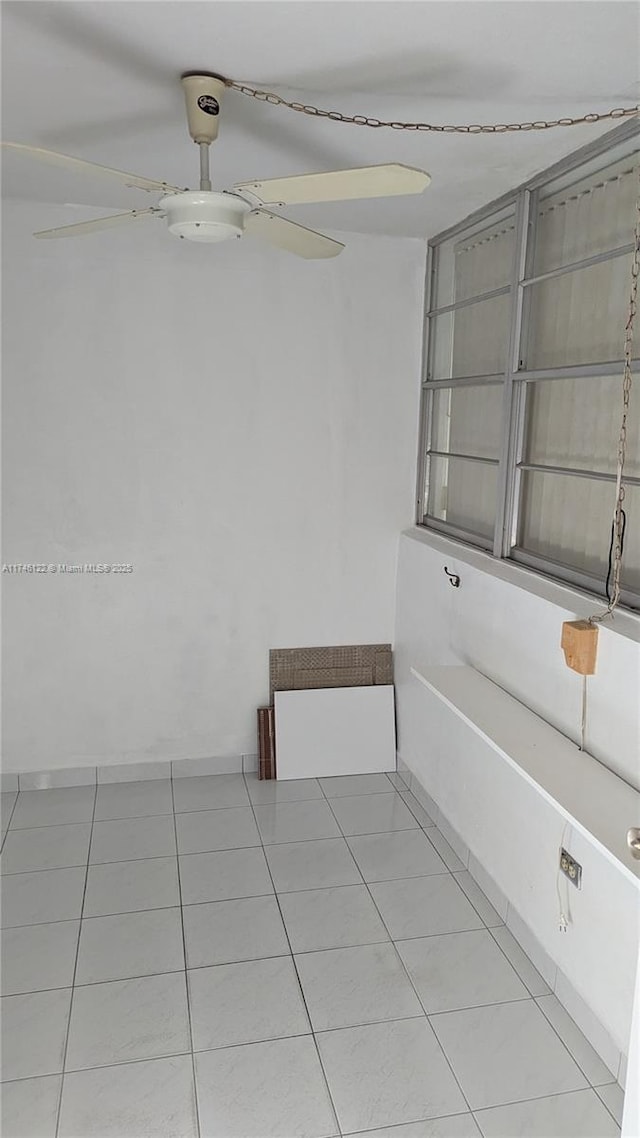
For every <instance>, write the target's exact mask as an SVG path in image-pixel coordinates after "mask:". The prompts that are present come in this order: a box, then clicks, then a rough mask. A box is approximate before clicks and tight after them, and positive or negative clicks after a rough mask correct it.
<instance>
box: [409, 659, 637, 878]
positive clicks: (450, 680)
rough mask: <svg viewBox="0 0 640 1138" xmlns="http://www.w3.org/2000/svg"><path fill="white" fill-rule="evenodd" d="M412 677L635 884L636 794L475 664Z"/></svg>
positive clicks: (415, 673) (426, 672) (413, 671)
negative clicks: (632, 834)
mask: <svg viewBox="0 0 640 1138" xmlns="http://www.w3.org/2000/svg"><path fill="white" fill-rule="evenodd" d="M411 674H412V675H413V676H414V677H415V679H417V680H418V681H419V682H420V683H421V684H423V685H424V686H425V687H426V688H427V689H428V690H429V691H431V692H433V693H434V694H435V695H436V696H437V697H438V699H440V700H442V702H443V703H445V704H446V705H447V706H448V707H449V708H451V710H452V711H454V712H455V713H456V715H458V716H459V718H460V719H462V720H463V721H464V722H465V723H466V724H467V725H468V726H469V727H471V729H472V730H473V731H475V732H476V734H477V735H479V736H480V737H481V738H482V739H484V740H485V742H487V743H488V744H489V745H490V746H491V747H492V748H493V749H494V750H495V751H496V752H497V753H498V754H499V755H501V756H502V758H504V759H505V760H506V762H507V763H509V765H510V766H511V767H513V768H514V769H515V770H517V771H518V773H519V774H520V775H521V776H522V778H524V779H525V780H526V781H527V782H528V783H529V784H530V785H532V786H534V787H535V788H536V789H537V790H538V791H539V793H540V794H541V795H542V796H543V797H544V798H545V799H546V800H547V801H548V802H550V803H551V804H552V805H554V806H555V807H556V808H557V809H558V810H559V811H560V813H561V814H562V815H563V816H564V818H565V819H566V820H567V821H569V822H571V824H572V825H574V826H575V827H576V829H578V830H580V832H581V833H582V834H583V835H584V836H585V837H586V838H587V839H588V840H589V841H590V842H592V843H593V844H594V845H595V846H597V847H598V848H599V849H600V850H601V851H602V852H603V853H604V854H605V856H606V857H607V859H608V860H609V861H612V862H614V863H615V864H616V866H617V868H619V869H622V870H623V871H624V873H625V876H627V877H629V878H631V879H632V880H633V881H634V882H635V883H636V884H638V881H639V880H640V861H638V860H636V859H635V858H633V857H632V855H631V851H630V849H629V847H628V845H627V830H628V829H629V827H630V826H639V825H640V793H638V791H636V790H634V789H633V787H631V786H629V784H628V783H626V782H625V781H624V780H623V779H621V778H619V777H618V775H616V774H614V773H613V771H610V770H608V768H607V767H605V766H603V765H602V763H599V762H598V760H597V759H594V758H593V756H592V755H589V754H587V752H586V751H580V750H579V749H578V747H577V746H576V745H575V743H572V742H571V741H570V740H569V739H567V738H566V736H564V735H562V734H561V733H560V732H559V731H556V729H555V727H551V726H550V724H548V723H546V722H545V721H544V719H541V718H540V717H539V716H538V715H536V714H535V713H534V712H533V711H530V710H529V708H527V707H525V706H524V704H522V703H519V702H518V700H517V699H515V698H514V697H513V696H512V695H509V694H508V692H506V691H504V690H503V689H502V688H500V687H498V685H497V684H495V683H493V682H492V680H489V679H487V677H486V676H483V675H481V673H480V672H477V671H476V670H475V668H469V667H466V666H460V667H458V666H455V665H454V666H440V667H432V668H425V669H423V670H422V671H421V672H418V671H416V669H415V668H412V669H411Z"/></svg>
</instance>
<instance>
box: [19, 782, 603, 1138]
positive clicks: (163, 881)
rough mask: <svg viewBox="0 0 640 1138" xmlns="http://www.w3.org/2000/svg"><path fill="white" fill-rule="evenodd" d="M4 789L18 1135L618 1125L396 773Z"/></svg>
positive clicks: (540, 993)
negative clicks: (279, 780) (288, 779)
mask: <svg viewBox="0 0 640 1138" xmlns="http://www.w3.org/2000/svg"><path fill="white" fill-rule="evenodd" d="M396 787H397V788H398V789H400V790H401V791H402V793H398V790H397V789H396ZM2 799H3V801H2V812H3V822H2V824H3V833H4V830H5V827H6V837H5V839H4V845H3V852H2V857H1V869H2V875H3V876H2V878H1V881H2V906H1V912H2V1004H3V1016H2V1023H3V1063H4V1068H3V1077H4V1080H5V1082H4V1084H3V1087H2V1091H3V1094H2V1114H3V1119H2V1121H3V1125H2V1134H3V1136H4V1138H169V1136H171V1138H197V1136H198V1135H199V1136H201V1138H332V1136H337V1135H347V1134H348V1135H360V1138H363V1136H364V1135H370V1138H472V1136H475V1138H479V1136H484V1138H514V1136H516V1135H519V1136H520V1138H529V1136H530V1138H614V1136H615V1135H618V1134H619V1133H620V1130H619V1125H618V1121H616V1119H618V1120H619V1113H620V1107H621V1091H620V1088H619V1087H618V1086H617V1084H616V1083H615V1081H614V1079H613V1076H612V1075H611V1074H610V1073H609V1071H608V1070H607V1069H606V1067H605V1066H604V1064H603V1063H602V1062H601V1061H600V1059H599V1058H598V1056H597V1055H596V1053H595V1052H594V1051H593V1049H592V1048H591V1047H590V1045H589V1044H588V1043H587V1041H586V1040H585V1039H584V1037H583V1036H582V1035H581V1033H580V1032H579V1031H578V1029H577V1028H576V1026H575V1024H574V1023H573V1022H572V1021H571V1020H570V1019H569V1017H568V1016H567V1014H566V1012H564V1009H563V1008H562V1007H561V1005H560V1004H559V1003H558V1001H557V1000H556V998H555V996H554V995H553V994H551V993H550V991H549V989H548V987H547V985H546V984H545V982H544V980H542V978H541V977H540V976H539V974H538V973H537V972H536V970H535V968H534V967H533V965H532V964H531V962H530V961H529V960H528V959H527V957H526V956H524V954H523V953H522V951H521V950H520V949H519V948H518V946H517V945H516V943H515V941H513V938H511V935H510V933H509V932H508V930H507V929H506V927H505V926H504V924H503V923H502V921H501V920H500V917H499V916H498V915H497V914H496V912H495V910H494V909H493V908H492V906H491V905H490V904H489V902H488V901H487V899H486V898H485V897H484V895H483V894H482V893H481V892H480V890H479V888H478V886H477V885H476V884H475V882H474V881H473V879H472V878H471V877H470V875H469V874H468V873H467V872H466V871H465V870H464V867H463V866H462V865H461V863H460V862H459V860H458V859H457V858H456V856H455V855H454V854H453V851H452V850H451V849H450V847H449V846H448V844H447V842H446V841H445V839H444V837H443V836H442V834H440V833H439V831H437V830H436V828H435V827H434V826H433V825H431V824H430V819H429V818H428V817H427V816H426V815H425V813H424V810H422V808H421V807H420V806H419V805H418V803H417V802H416V800H415V799H414V798H412V796H411V795H410V794H409V793H408V792H406V791H405V790H404V789H403V784H402V783H401V782H400V781H399V780H398V779H397V777H396V776H391V777H389V778H388V777H387V776H386V775H363V776H359V777H345V778H328V779H320V780H318V781H316V780H314V779H309V780H305V781H300V782H288V783H260V782H258V780H257V778H256V777H247V778H245V777H243V776H242V775H217V776H213V777H193V778H185V779H181V780H178V779H176V780H175V781H174V782H171V781H170V780H167V781H145V782H138V783H135V782H134V783H116V784H109V785H100V786H98V788H97V791H96V789H95V788H94V787H70V788H65V789H60V790H34V791H25V792H23V793H21V794H19V795H15V794H13V793H10V794H3V795H2ZM452 870H453V871H452Z"/></svg>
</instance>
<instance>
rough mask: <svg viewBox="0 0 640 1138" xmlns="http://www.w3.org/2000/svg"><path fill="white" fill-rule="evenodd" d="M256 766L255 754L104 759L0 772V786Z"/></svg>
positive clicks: (43, 786)
mask: <svg viewBox="0 0 640 1138" xmlns="http://www.w3.org/2000/svg"><path fill="white" fill-rule="evenodd" d="M257 769H258V756H257V755H223V756H213V757H211V758H205V759H174V760H170V759H167V760H164V759H161V760H156V761H151V762H144V763H104V764H102V765H100V766H95V767H60V768H58V769H54V770H47V771H23V772H21V773H20V774H7V773H5V774H2V790H3V791H12V790H52V789H58V788H60V787H67V786H95V784H96V783H98V785H101V786H104V785H107V784H112V783H118V782H144V781H148V780H151V779H162V778H189V777H191V776H194V775H211V774H242V772H243V770H244V771H247V772H249V771H255V770H257Z"/></svg>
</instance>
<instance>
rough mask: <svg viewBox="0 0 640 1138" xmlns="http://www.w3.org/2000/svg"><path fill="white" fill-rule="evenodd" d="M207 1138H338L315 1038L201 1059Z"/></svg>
mask: <svg viewBox="0 0 640 1138" xmlns="http://www.w3.org/2000/svg"><path fill="white" fill-rule="evenodd" d="M196 1084H197V1088H198V1102H199V1106H200V1120H201V1130H202V1135H203V1138H249V1136H253V1138H258V1136H259V1138H293V1136H294V1135H295V1138H333V1136H335V1135H337V1134H338V1128H337V1126H336V1122H335V1117H334V1114H333V1110H332V1108H331V1100H330V1099H329V1095H328V1093H327V1088H326V1083H325V1080H324V1077H323V1074H322V1068H321V1067H320V1063H319V1061H318V1054H317V1051H316V1048H315V1045H314V1042H313V1040H312V1038H311V1037H310V1036H301V1037H298V1038H296V1039H276V1040H273V1041H271V1042H269V1043H253V1044H249V1045H248V1046H243V1047H229V1048H225V1049H223V1050H220V1051H206V1052H201V1053H200V1054H198V1055H196Z"/></svg>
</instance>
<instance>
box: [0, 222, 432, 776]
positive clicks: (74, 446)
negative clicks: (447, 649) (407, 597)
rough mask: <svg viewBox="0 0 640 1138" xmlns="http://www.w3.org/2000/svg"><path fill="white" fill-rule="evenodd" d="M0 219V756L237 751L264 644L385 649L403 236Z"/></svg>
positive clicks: (405, 279)
mask: <svg viewBox="0 0 640 1138" xmlns="http://www.w3.org/2000/svg"><path fill="white" fill-rule="evenodd" d="M74 220H76V217H75V216H73V214H72V211H70V210H69V209H63V208H61V207H56V208H53V207H46V208H45V207H40V208H38V209H37V210H36V209H35V207H28V206H25V205H18V204H16V203H10V204H9V205H8V206H7V208H6V212H5V219H4V257H5V269H4V276H3V280H4V308H5V311H4V326H5V337H4V361H3V362H4V368H3V372H4V388H5V395H4V400H5V408H4V423H5V437H6V442H5V472H6V473H5V498H6V504H5V514H4V518H5V522H4V529H5V542H4V551H3V562H4V563H12V562H13V563H30V562H37V563H52V564H58V563H72V564H79V563H85V562H89V563H97V562H98V563H113V562H118V563H133V565H134V571H133V573H131V574H129V575H110V576H104V575H103V576H95V575H82V576H72V575H67V576H61V575H60V574H58V575H51V574H39V575H21V576H8V575H7V574H4V575H3V586H4V598H5V627H4V636H5V652H6V656H5V659H6V664H5V715H4V725H5V731H4V768H5V770H7V771H26V770H42V769H46V768H55V767H64V766H79V765H85V764H86V765H93V764H95V763H96V762H99V763H101V764H104V763H109V762H113V763H121V762H125V761H134V760H143V759H151V758H159V759H167V758H178V759H179V758H187V757H205V756H211V755H233V754H240V753H251V752H254V751H255V750H256V749H257V748H256V739H255V709H256V707H257V706H258V705H260V704H262V703H264V702H265V700H266V699H267V698H268V650H269V648H271V647H287V646H295V645H312V644H332V643H349V642H351V643H353V642H364V641H388V640H391V639H392V636H393V618H394V581H395V572H396V551H397V533H398V530H399V529H401V528H402V527H403V526H405V525H406V524H408V522H410V519H411V516H412V511H413V499H414V463H415V446H416V442H415V440H416V423H417V404H418V394H419V391H418V388H419V361H420V341H421V303H422V287H423V275H424V253H425V250H424V246H423V243H422V242H419V241H413V240H411V241H408V240H396V239H387V238H366V237H353V238H351V237H349V239H348V248H347V249H346V251H345V252H344V253H343V254H342V256H341V257H340V258H339V259H337V260H336V261H331V262H324V263H323V262H319V263H315V264H314V263H308V262H302V261H299V260H297V259H296V258H293V257H291V256H288V255H286V254H284V253H279V252H276V251H272V250H270V249H268V248H266V247H262V246H260V245H259V244H258V243H257V242H255V243H252V242H250V241H248V240H247V241H243V242H237V243H236V242H233V243H229V244H226V245H220V246H213V247H211V246H209V247H207V246H197V245H193V244H190V243H188V242H186V241H185V242H179V241H176V240H175V238H172V237H170V235H169V234H168V233H166V232H165V231H164V228H163V224H162V222H160V221H155V220H154V221H150V222H148V223H140V227H139V229H138V228H136V231H135V232H132V231H131V230H129V231H127V232H126V233H123V232H116V231H113V232H111V233H104V234H97V235H94V236H92V237H91V238H89V237H86V238H76V239H75V240H73V241H71V240H69V241H64V242H63V241H60V242H46V243H45V242H35V241H33V239H32V238H31V236H30V231H31V230H32V229H34V228H44V227H46V226H47V225H55V224H64V223H69V222H71V221H74Z"/></svg>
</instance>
